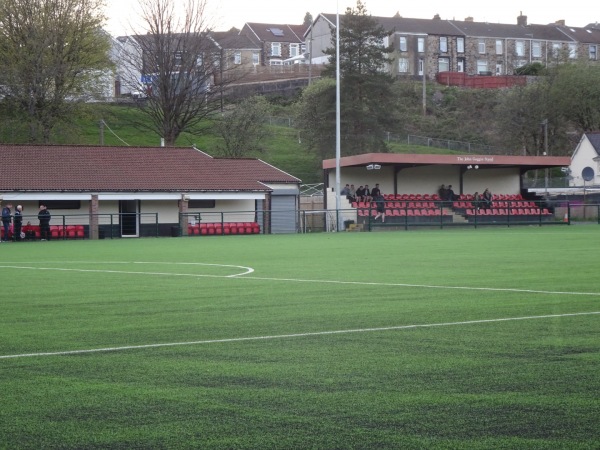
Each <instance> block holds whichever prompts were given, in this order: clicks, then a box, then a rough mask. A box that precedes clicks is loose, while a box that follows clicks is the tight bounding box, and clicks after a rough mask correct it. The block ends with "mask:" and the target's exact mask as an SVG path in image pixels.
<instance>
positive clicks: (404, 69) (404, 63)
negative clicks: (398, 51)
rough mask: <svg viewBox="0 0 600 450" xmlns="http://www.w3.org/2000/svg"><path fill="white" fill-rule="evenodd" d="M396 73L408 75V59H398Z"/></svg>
mask: <svg viewBox="0 0 600 450" xmlns="http://www.w3.org/2000/svg"><path fill="white" fill-rule="evenodd" d="M398 72H400V73H408V58H398Z"/></svg>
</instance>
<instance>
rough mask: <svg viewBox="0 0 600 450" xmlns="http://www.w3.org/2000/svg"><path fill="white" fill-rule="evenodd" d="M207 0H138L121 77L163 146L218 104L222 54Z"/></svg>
mask: <svg viewBox="0 0 600 450" xmlns="http://www.w3.org/2000/svg"><path fill="white" fill-rule="evenodd" d="M206 4H207V1H206V0H185V1H183V2H181V1H180V0H141V2H140V8H141V22H142V23H143V25H142V26H143V27H146V30H145V31H144V32H143V33H135V34H134V35H133V36H132V37H131V38H130V41H131V43H132V44H131V45H129V47H128V48H129V51H128V52H127V54H126V57H125V58H126V61H127V66H128V67H129V69H130V73H129V76H128V77H125V78H126V80H124V82H125V83H126V84H128V85H129V86H130V87H132V88H133V90H135V91H137V92H138V93H139V94H138V96H139V97H142V99H143V101H140V102H138V104H139V105H140V107H141V109H142V111H144V112H145V113H146V114H148V117H149V118H150V122H151V127H152V130H153V131H155V132H156V133H158V134H159V136H162V137H163V138H164V140H165V144H166V145H167V146H172V145H174V144H175V142H176V140H177V138H178V137H179V136H180V134H181V133H182V132H184V131H186V132H189V133H192V134H200V133H202V129H201V128H200V127H199V124H200V122H201V121H202V120H203V119H206V118H208V117H211V116H212V115H213V114H214V113H215V112H217V111H220V110H221V109H222V106H223V105H222V102H223V94H224V89H225V86H226V84H227V83H230V82H231V81H232V79H233V78H231V77H228V78H227V81H226V80H225V78H226V77H225V76H224V71H225V70H227V69H226V67H225V64H224V60H225V59H226V57H227V55H225V54H224V51H223V49H222V48H221V47H220V46H219V45H218V44H217V42H216V41H215V40H214V39H213V38H212V37H211V34H210V32H211V29H210V26H209V25H210V24H209V22H208V18H207V15H206V12H205V9H206Z"/></svg>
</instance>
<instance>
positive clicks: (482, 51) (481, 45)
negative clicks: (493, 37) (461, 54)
mask: <svg viewBox="0 0 600 450" xmlns="http://www.w3.org/2000/svg"><path fill="white" fill-rule="evenodd" d="M477 51H478V52H479V54H481V55H484V54H485V41H484V40H483V39H480V40H479V42H478V43H477Z"/></svg>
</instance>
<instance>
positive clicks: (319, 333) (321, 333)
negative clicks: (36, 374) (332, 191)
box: [0, 311, 600, 359]
mask: <svg viewBox="0 0 600 450" xmlns="http://www.w3.org/2000/svg"><path fill="white" fill-rule="evenodd" d="M594 314H600V311H592V312H580V313H565V314H547V315H542V316H522V317H505V318H500V319H481V320H468V321H462V322H442V323H429V324H414V325H398V326H391V327H378V328H358V329H349V330H333V331H315V332H310V333H294V334H278V335H268V336H253V337H240V338H229V339H210V340H203V341H188V342H170V343H162V344H145V345H127V346H123V347H105V348H94V349H88V350H69V351H62V352H41V353H22V354H19V355H0V359H9V358H29V357H35V356H68V355H81V354H86V353H101V352H118V351H124V350H139V349H147V348H160V347H176V346H183V345H203V344H219V343H228V342H247V341H264V340H273V339H290V338H301V337H310V336H326V335H332V334H349V333H369V332H379V331H396V330H409V329H415V328H433V327H449V326H457V325H474V324H482V323H494V322H509V321H515V320H534V319H553V318H560V317H575V316H589V315H594Z"/></svg>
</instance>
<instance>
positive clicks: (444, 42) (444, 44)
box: [440, 36, 448, 53]
mask: <svg viewBox="0 0 600 450" xmlns="http://www.w3.org/2000/svg"><path fill="white" fill-rule="evenodd" d="M447 51H448V38H447V37H444V36H442V37H440V52H442V53H446V52H447Z"/></svg>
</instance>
